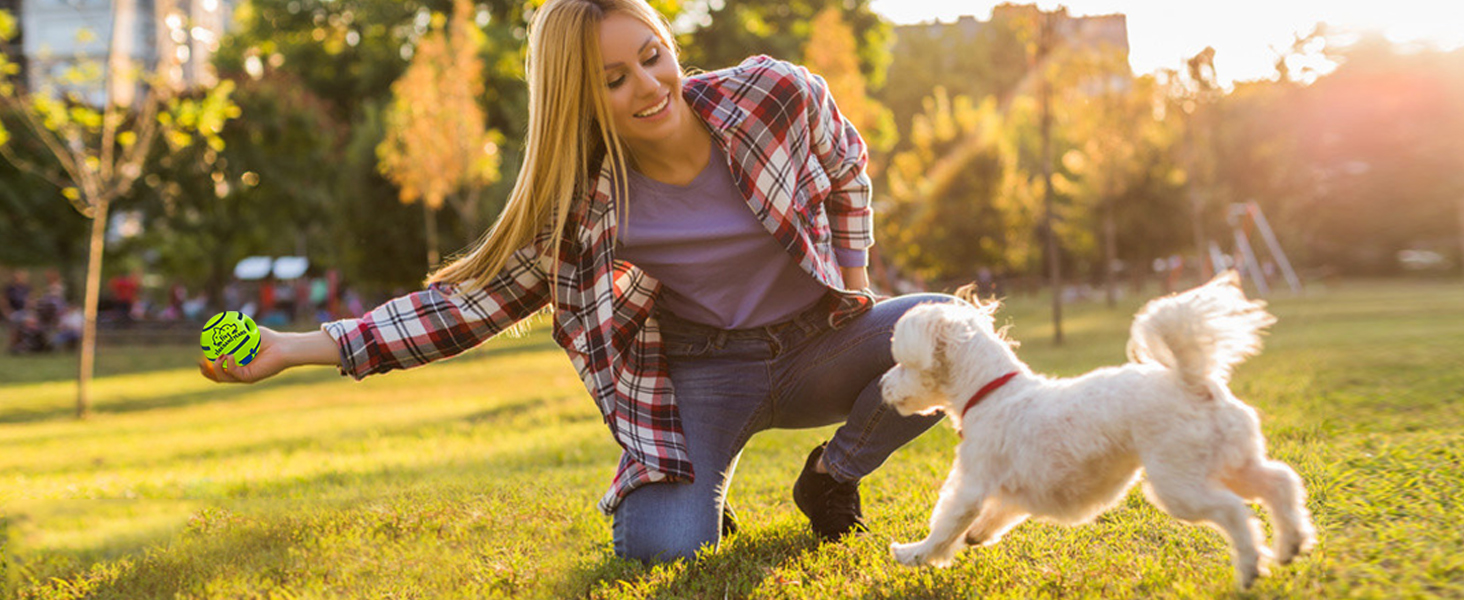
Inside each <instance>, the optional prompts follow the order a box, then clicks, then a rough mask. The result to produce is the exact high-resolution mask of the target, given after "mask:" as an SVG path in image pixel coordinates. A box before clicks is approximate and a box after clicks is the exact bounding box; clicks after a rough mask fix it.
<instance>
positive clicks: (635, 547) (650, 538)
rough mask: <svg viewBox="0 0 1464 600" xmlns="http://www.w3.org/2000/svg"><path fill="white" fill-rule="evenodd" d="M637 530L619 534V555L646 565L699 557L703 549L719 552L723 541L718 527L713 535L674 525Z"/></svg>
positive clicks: (616, 540) (617, 552) (617, 550)
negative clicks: (718, 548)
mask: <svg viewBox="0 0 1464 600" xmlns="http://www.w3.org/2000/svg"><path fill="white" fill-rule="evenodd" d="M637 529H638V530H633V531H632V530H627V531H618V532H616V533H617V535H616V536H615V555H616V556H619V557H620V558H625V559H630V560H638V561H640V562H642V563H645V564H655V563H663V562H672V561H675V560H680V559H683V558H684V559H693V558H696V553H697V552H698V551H700V550H701V549H702V548H710V549H716V547H717V544H718V543H719V542H720V541H721V534H720V532H718V531H717V529H716V528H713V529H712V530H711V532H710V534H708V533H707V532H701V531H693V530H691V529H688V528H680V527H674V526H653V527H640V528H637ZM698 529H699V528H698Z"/></svg>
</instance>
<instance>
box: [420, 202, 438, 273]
mask: <svg viewBox="0 0 1464 600" xmlns="http://www.w3.org/2000/svg"><path fill="white" fill-rule="evenodd" d="M422 216H423V217H425V219H424V220H425V221H426V222H427V270H428V271H431V270H433V269H436V268H437V263H438V260H439V257H438V255H437V211H435V210H432V205H431V203H429V202H427V201H426V199H425V198H424V199H423V201H422Z"/></svg>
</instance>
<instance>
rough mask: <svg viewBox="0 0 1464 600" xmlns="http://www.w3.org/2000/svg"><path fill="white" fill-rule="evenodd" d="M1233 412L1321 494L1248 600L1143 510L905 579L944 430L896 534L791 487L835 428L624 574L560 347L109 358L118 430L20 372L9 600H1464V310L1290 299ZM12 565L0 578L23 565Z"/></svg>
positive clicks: (1387, 286)
mask: <svg viewBox="0 0 1464 600" xmlns="http://www.w3.org/2000/svg"><path fill="white" fill-rule="evenodd" d="M1008 304H1009V306H1008V307H1007V308H1005V309H1004V310H1003V313H1002V314H1003V315H1004V317H1003V318H1005V319H1007V320H1008V321H1009V322H1010V323H1011V324H1012V325H1013V328H1012V331H1011V333H1012V335H1013V336H1014V337H1015V338H1017V339H1019V340H1023V341H1024V342H1025V343H1024V345H1023V347H1022V348H1021V349H1020V350H1019V353H1020V354H1021V355H1022V356H1023V357H1024V358H1025V359H1026V360H1027V361H1028V362H1029V363H1031V364H1032V365H1033V366H1034V367H1036V368H1037V369H1038V370H1040V371H1043V372H1047V373H1052V374H1058V375H1072V374H1077V373H1081V372H1084V371H1086V370H1088V369H1091V368H1093V367H1097V366H1101V365H1106V364H1111V363H1115V362H1119V361H1121V360H1123V342H1124V339H1125V337H1126V335H1127V327H1128V317H1129V315H1131V314H1132V312H1133V310H1134V309H1135V308H1136V307H1137V304H1138V300H1137V299H1134V300H1129V301H1126V302H1125V304H1124V306H1122V307H1121V308H1120V309H1118V310H1109V309H1105V308H1103V307H1102V306H1095V305H1082V306H1071V307H1068V308H1067V310H1066V312H1065V314H1066V317H1067V319H1066V327H1065V332H1064V333H1065V334H1066V337H1067V344H1065V345H1064V346H1061V347H1057V346H1053V345H1052V343H1051V342H1050V338H1051V329H1050V327H1049V326H1048V325H1047V312H1046V311H1047V307H1046V306H1045V305H1043V304H1042V303H1041V302H1040V301H1037V300H1029V299H1020V298H1018V299H1012V300H1011V301H1010V302H1009V303H1008ZM1272 310H1273V312H1275V313H1276V314H1277V315H1278V316H1279V317H1280V322H1279V323H1278V324H1277V325H1276V326H1275V327H1274V328H1273V333H1272V335H1271V336H1270V337H1269V338H1268V346H1267V349H1266V351H1265V353H1263V354H1262V355H1261V356H1259V357H1257V358H1255V359H1252V360H1251V361H1250V362H1249V363H1247V364H1246V365H1243V366H1242V367H1241V369H1240V370H1239V371H1238V373H1237V375H1236V378H1235V381H1234V385H1233V387H1234V389H1235V390H1236V391H1237V393H1239V394H1240V395H1241V396H1242V397H1244V398H1246V399H1247V400H1248V401H1249V402H1250V403H1251V404H1253V405H1254V406H1256V407H1257V408H1258V409H1259V410H1260V411H1261V413H1262V415H1263V423H1264V428H1265V431H1266V434H1267V436H1268V438H1269V442H1270V448H1271V454H1272V455H1273V456H1274V457H1276V458H1278V459H1280V460H1284V461H1286V462H1288V463H1290V464H1291V465H1292V466H1293V467H1295V468H1296V469H1297V471H1298V472H1299V473H1300V474H1301V476H1302V478H1303V479H1304V480H1305V481H1306V484H1307V487H1308V489H1309V492H1310V499H1309V504H1310V506H1311V509H1312V511H1313V512H1314V515H1315V519H1316V522H1317V525H1318V528H1319V529H1320V544H1319V545H1318V548H1317V549H1316V551H1315V552H1314V553H1313V554H1312V555H1311V556H1308V557H1304V558H1302V559H1301V560H1299V561H1298V562H1297V563H1294V564H1293V565H1291V566H1288V567H1283V568H1278V569H1275V570H1274V572H1273V574H1272V576H1271V577H1269V578H1265V579H1263V580H1261V582H1260V583H1258V585H1257V586H1256V587H1255V588H1254V589H1253V590H1252V591H1250V592H1245V593H1237V592H1235V591H1234V589H1233V580H1232V576H1231V569H1230V564H1229V558H1228V549H1227V546H1226V543H1225V541H1224V540H1223V538H1222V537H1221V536H1220V535H1219V534H1218V533H1216V532H1214V531H1213V530H1210V529H1208V528H1201V527H1194V526H1189V525H1184V524H1181V523H1178V522H1176V521H1175V520H1173V519H1171V518H1169V517H1167V516H1166V515H1164V514H1162V513H1160V512H1159V511H1158V510H1156V509H1155V508H1153V507H1152V506H1151V505H1149V504H1148V503H1147V502H1146V501H1145V500H1144V499H1143V497H1142V495H1141V494H1140V493H1139V492H1138V491H1135V492H1133V493H1132V494H1131V495H1130V496H1129V497H1128V498H1127V499H1126V500H1125V501H1124V502H1123V503H1122V504H1121V505H1120V507H1118V508H1117V509H1116V510H1114V511H1112V512H1110V513H1108V514H1106V515H1104V516H1103V517H1101V518H1100V519H1099V520H1098V521H1097V522H1096V523H1093V524H1090V525H1086V526H1082V527H1077V528H1063V527H1057V526H1052V525H1047V524H1042V523H1028V524H1025V525H1022V526H1021V527H1018V528H1017V529H1016V530H1014V531H1013V532H1012V533H1011V534H1010V535H1009V536H1008V537H1007V539H1006V540H1005V541H1003V542H1002V543H1001V544H1000V545H998V546H996V547H993V548H985V549H979V550H972V551H967V552H965V553H964V554H962V555H961V556H960V557H959V558H958V560H957V562H956V564H955V565H954V566H952V567H951V568H949V569H943V570H941V569H906V568H903V567H899V566H897V565H895V564H894V563H893V562H892V561H891V560H890V559H889V557H888V550H887V547H888V545H889V543H890V542H891V541H893V540H899V541H908V540H912V539H916V538H918V537H920V536H923V535H924V533H925V527H926V522H927V520H928V518H929V511H930V507H931V505H932V503H933V502H934V499H935V495H936V491H937V487H938V485H939V482H940V481H941V479H942V478H943V477H944V474H945V471H946V469H947V467H948V465H949V462H950V455H951V447H952V445H953V444H954V442H955V439H956V438H955V435H954V433H953V432H952V431H951V430H950V428H949V427H946V426H941V427H939V428H937V429H936V430H933V431H932V432H930V433H928V434H927V435H925V436H923V437H921V438H920V439H918V440H916V441H915V442H914V443H912V444H911V445H910V446H909V447H907V448H906V449H905V450H902V451H901V452H900V453H898V454H897V455H896V456H895V457H893V458H892V459H891V460H890V461H889V463H888V464H887V465H886V466H885V467H884V468H883V469H881V470H880V471H879V472H878V473H876V474H874V475H872V476H871V477H869V478H868V479H867V480H866V483H865V485H864V486H863V489H864V495H865V511H866V513H867V514H868V515H869V516H870V518H871V522H872V527H873V531H872V532H871V533H869V534H867V535H864V536H861V537H858V538H856V539H853V540H850V541H847V542H845V543H841V544H835V545H823V546H820V545H818V544H816V543H815V541H814V540H813V538H812V536H811V534H810V533H809V532H808V531H807V526H806V523H805V522H804V521H803V520H802V518H801V515H799V514H798V512H797V509H796V508H794V507H793V505H792V502H791V499H790V498H789V492H788V489H789V485H790V484H791V482H792V481H793V479H794V478H795V477H796V475H797V471H798V469H799V467H800V466H801V464H802V458H803V456H804V454H805V453H806V452H807V450H808V448H809V447H811V446H812V445H814V444H815V443H817V441H819V440H821V439H824V438H827V437H828V435H829V434H830V433H831V431H832V428H825V429H820V430H812V431H807V430H805V431H773V432H767V433H764V434H761V435H759V436H758V437H756V438H754V439H753V440H752V442H751V444H750V445H749V446H748V448H747V450H746V452H745V454H744V455H743V459H742V463H741V466H740V468H739V469H738V476H737V480H736V482H735V486H734V487H733V490H732V493H731V497H732V499H733V502H734V503H735V504H736V506H737V509H738V512H739V515H740V517H741V519H742V523H743V532H742V533H740V534H738V535H737V536H734V537H732V538H731V539H729V540H727V541H726V542H724V543H723V545H722V547H721V548H720V549H719V550H717V551H716V552H713V553H709V554H707V555H706V556H704V557H703V558H702V559H700V560H699V561H697V562H695V563H690V564H688V563H675V564H670V565H661V566H656V567H643V566H640V565H639V564H636V563H630V562H626V561H621V560H618V559H615V558H614V556H613V553H612V552H611V550H610V534H609V521H608V520H607V519H606V518H604V517H602V516H600V515H599V514H598V513H597V512H596V511H595V510H594V508H593V505H594V502H595V500H596V499H598V497H599V495H600V493H601V492H602V491H603V490H604V487H605V485H606V484H607V483H608V481H609V478H610V476H611V474H612V472H613V468H614V466H615V460H616V457H617V455H618V452H617V448H616V446H615V444H614V442H613V441H612V440H611V438H610V436H609V434H608V432H607V431H606V430H605V428H604V426H603V425H602V424H601V421H600V417H599V415H598V414H597V413H596V411H595V409H594V406H593V403H592V402H590V401H589V399H588V397H587V396H586V394H585V392H584V390H583V388H582V386H581V384H580V381H579V379H578V377H577V376H576V375H575V373H574V371H573V369H572V368H571V367H570V365H569V362H568V361H567V360H565V359H564V357H563V354H562V353H561V352H560V351H559V350H558V349H557V348H556V347H554V345H553V344H552V343H551V342H550V341H549V340H548V338H547V333H546V330H547V327H538V328H536V331H535V332H534V333H532V334H530V335H529V336H528V337H525V338H518V339H501V340H495V341H493V342H490V343H488V344H485V345H484V346H482V347H480V348H478V349H476V350H474V351H472V352H470V353H468V354H466V355H464V356H462V357H459V358H456V359H453V360H450V361H445V362H443V363H440V364H437V365H433V366H431V367H429V368H424V369H417V370H412V371H406V372H400V373H394V374H391V375H388V376H383V377H376V378H373V379H370V380H367V381H366V382H362V383H359V384H357V383H350V382H348V381H342V380H341V378H340V377H339V376H337V375H336V374H335V373H334V372H333V371H330V370H327V369H317V370H302V371H298V372H291V373H287V374H285V375H283V376H281V377H278V378H277V379H276V380H272V381H270V382H269V383H267V384H264V385H257V386H249V387H244V386H239V387H226V386H217V385H214V384H210V383H209V382H207V381H205V380H204V379H202V378H201V377H200V376H199V375H198V374H197V371H196V370H195V368H194V367H193V362H192V361H193V358H194V356H193V353H194V351H193V350H192V349H191V348H107V349H104V351H103V353H102V355H101V357H100V360H99V369H98V370H99V375H100V377H99V379H98V380H97V382H96V384H95V387H94V394H95V398H96V400H95V416H94V417H93V418H91V419H90V420H88V421H85V422H78V421H75V420H73V419H72V418H71V416H70V415H71V414H72V411H73V404H74V393H75V392H74V384H73V383H71V381H70V378H71V377H72V373H73V372H74V369H75V366H74V362H75V361H74V359H68V358H65V357H10V356H5V357H3V358H0V507H3V511H0V534H3V535H0V543H3V544H4V546H5V547H4V549H3V550H4V552H5V555H6V556H8V557H9V558H10V559H11V560H10V561H9V564H8V566H7V567H6V568H5V570H4V572H3V574H0V575H3V577H0V586H3V587H0V591H8V592H9V593H10V594H11V595H14V596H17V597H20V598H128V599H134V598H437V597H463V598H482V597H512V598H521V597H541V598H564V597H588V598H976V597H995V598H1034V597H1035V598H1045V597H1142V598H1149V597H1217V596H1219V597H1237V596H1238V597H1246V598H1251V597H1254V598H1297V597H1315V598H1333V597H1360V598H1424V597H1464V533H1461V529H1460V527H1459V526H1458V523H1459V514H1460V510H1459V508H1460V507H1459V503H1460V499H1461V498H1464V471H1461V469H1460V464H1461V461H1464V410H1461V406H1464V404H1461V398H1464V370H1461V369H1460V357H1461V356H1464V286H1461V285H1458V284H1453V285H1449V284H1443V283H1408V282H1371V283H1351V284H1344V285H1337V286H1334V287H1333V288H1331V289H1318V290H1314V291H1312V292H1311V293H1310V294H1309V295H1308V296H1307V297H1304V298H1287V297H1277V298H1276V299H1274V300H1273V303H1272ZM0 564H4V561H0Z"/></svg>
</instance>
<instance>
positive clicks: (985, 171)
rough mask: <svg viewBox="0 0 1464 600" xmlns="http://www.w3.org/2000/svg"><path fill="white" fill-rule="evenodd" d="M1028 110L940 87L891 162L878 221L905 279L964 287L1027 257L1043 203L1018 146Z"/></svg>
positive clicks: (1021, 104) (1009, 268) (1017, 265)
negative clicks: (978, 273) (1025, 173)
mask: <svg viewBox="0 0 1464 600" xmlns="http://www.w3.org/2000/svg"><path fill="white" fill-rule="evenodd" d="M1030 113H1031V103H1030V102H1018V103H1016V105H1015V106H1013V105H1011V104H1002V103H1001V102H999V101H998V100H997V99H996V98H994V97H987V98H986V99H984V100H982V101H981V103H979V104H977V103H975V102H973V101H972V100H971V99H970V98H968V97H966V96H956V97H955V98H950V97H948V96H947V95H946V92H945V90H944V88H936V91H935V95H933V96H931V97H930V98H928V99H927V100H926V103H925V111H924V112H922V113H921V114H919V115H916V117H915V119H914V122H913V123H912V125H911V128H910V133H909V135H908V136H907V140H908V145H909V146H910V147H909V148H908V149H907V150H903V151H900V152H897V153H896V154H895V155H894V156H893V157H892V158H891V160H890V168H889V170H888V171H887V173H886V175H887V178H888V180H889V185H888V193H887V194H884V195H883V198H884V202H885V203H884V204H883V205H882V206H881V207H880V211H881V218H880V219H879V221H878V223H877V226H878V227H879V228H880V231H879V238H880V239H881V240H883V243H884V245H886V246H889V247H891V248H894V249H895V250H894V251H893V252H892V253H891V255H890V258H891V259H892V261H893V262H894V263H895V265H896V266H897V267H899V268H900V270H901V271H902V272H904V273H905V274H906V275H907V276H912V277H915V278H917V279H924V280H933V281H938V282H945V283H951V284H959V283H964V282H966V281H970V280H971V279H972V278H973V276H974V271H975V270H976V268H977V267H979V266H985V267H988V268H991V269H993V270H1007V271H1012V270H1019V269H1022V268H1024V267H1025V266H1026V263H1027V262H1029V261H1030V260H1031V255H1032V253H1033V252H1034V251H1035V249H1034V247H1033V244H1032V236H1031V231H1032V230H1033V228H1034V227H1035V218H1036V217H1037V216H1038V214H1039V213H1038V211H1037V208H1036V206H1035V202H1036V200H1037V198H1038V197H1037V196H1036V195H1034V194H1033V193H1031V192H1032V188H1031V187H1030V185H1029V184H1028V178H1025V177H1022V176H1021V172H1020V170H1019V169H1018V167H1017V162H1018V160H1019V156H1018V154H1019V149H1018V147H1017V145H1016V144H1015V143H1013V142H1012V140H1013V138H1014V137H1016V136H1017V135H1019V132H1018V131H1016V130H1015V129H1014V128H1017V127H1020V126H1021V125H1022V122H1023V120H1024V118H1029V116H1030ZM1024 191H1025V192H1026V193H1023V192H1024Z"/></svg>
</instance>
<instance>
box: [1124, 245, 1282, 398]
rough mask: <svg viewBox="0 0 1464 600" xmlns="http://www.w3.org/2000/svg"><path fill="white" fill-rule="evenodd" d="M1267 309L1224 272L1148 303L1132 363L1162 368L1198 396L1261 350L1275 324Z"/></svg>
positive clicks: (1132, 345) (1139, 319)
mask: <svg viewBox="0 0 1464 600" xmlns="http://www.w3.org/2000/svg"><path fill="white" fill-rule="evenodd" d="M1265 306H1266V304H1265V303H1264V302H1261V301H1259V300H1248V299H1246V297H1245V293H1244V292H1243V291H1242V290H1241V288H1240V276H1239V275H1238V274H1237V273H1236V272H1235V271H1233V270H1231V271H1226V272H1224V273H1221V274H1220V275H1218V276H1216V277H1215V278H1214V279H1212V280H1210V282H1209V283H1206V284H1205V285H1203V286H1200V287H1198V288H1195V289H1193V290H1189V291H1187V292H1183V293H1179V294H1175V295H1171V296H1166V297H1164V298H1159V299H1157V300H1153V301H1150V302H1149V303H1148V304H1146V305H1144V308H1143V309H1142V310H1140V311H1139V314H1138V316H1136V317H1135V318H1134V324H1133V329H1132V330H1131V332H1130V337H1129V343H1128V355H1129V359H1130V360H1133V361H1134V362H1139V363H1159V364H1161V365H1164V366H1165V367H1166V368H1168V369H1170V370H1173V371H1174V372H1175V373H1177V374H1178V375H1179V377H1180V379H1181V380H1183V381H1184V383H1185V385H1186V386H1188V387H1190V388H1191V389H1193V390H1195V391H1197V392H1199V391H1202V390H1205V389H1207V388H1208V386H1209V384H1210V383H1211V382H1215V383H1220V384H1224V383H1225V382H1227V381H1229V379H1230V371H1231V369H1232V368H1234V367H1235V365H1238V364H1240V362H1241V361H1243V360H1245V359H1246V358H1247V357H1250V356H1254V355H1255V354H1256V353H1258V352H1260V351H1261V330H1262V329H1264V328H1265V327H1267V326H1269V325H1270V324H1272V323H1275V322H1276V317H1273V316H1271V314H1270V313H1268V312H1266V309H1265Z"/></svg>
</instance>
